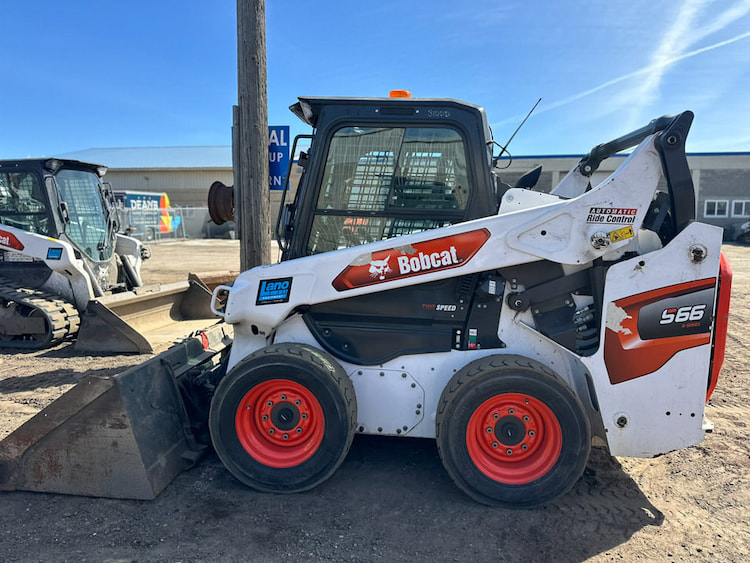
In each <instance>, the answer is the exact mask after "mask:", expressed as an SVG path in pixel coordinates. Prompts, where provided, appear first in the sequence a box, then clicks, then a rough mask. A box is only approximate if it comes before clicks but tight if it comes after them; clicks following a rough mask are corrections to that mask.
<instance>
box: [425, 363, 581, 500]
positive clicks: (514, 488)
mask: <svg viewBox="0 0 750 563" xmlns="http://www.w3.org/2000/svg"><path fill="white" fill-rule="evenodd" d="M436 433H437V445H438V451H439V453H440V458H441V459H442V461H443V465H444V466H445V469H446V470H447V471H448V474H449V475H450V476H451V478H452V479H453V481H454V482H455V483H456V485H457V486H458V487H459V488H460V489H461V490H463V491H464V492H465V493H466V494H468V495H469V496H470V497H472V498H473V499H474V500H476V501H478V502H480V503H483V504H487V505H491V506H503V507H506V508H533V507H536V506H539V505H542V504H544V503H546V502H549V501H550V500H552V499H554V498H556V497H558V496H560V495H563V494H565V493H566V492H567V491H568V490H570V488H571V487H572V486H573V485H574V484H575V482H576V481H577V480H578V479H579V478H580V476H581V474H582V473H583V470H584V469H585V467H586V461H587V460H588V456H589V452H590V449H591V430H590V427H589V421H588V418H587V416H586V415H585V413H584V409H583V407H582V406H581V403H580V401H579V400H578V398H577V397H576V396H575V395H574V394H573V392H572V391H571V390H570V389H569V388H568V386H567V385H565V384H564V383H563V382H562V381H561V380H560V379H559V377H557V376H556V375H555V374H554V373H553V372H551V371H550V370H549V369H548V368H546V367H545V366H543V365H542V364H540V363H538V362H535V361H533V360H529V359H527V358H524V357H522V356H512V355H508V356H490V357H487V358H484V359H480V360H477V361H474V362H472V363H470V364H469V365H467V366H465V367H464V368H463V369H461V370H460V371H459V372H458V373H456V374H455V375H454V376H453V378H452V379H451V380H450V382H449V383H448V385H447V386H446V387H445V389H444V390H443V393H442V396H441V397H440V404H439V405H438V412H437V419H436Z"/></svg>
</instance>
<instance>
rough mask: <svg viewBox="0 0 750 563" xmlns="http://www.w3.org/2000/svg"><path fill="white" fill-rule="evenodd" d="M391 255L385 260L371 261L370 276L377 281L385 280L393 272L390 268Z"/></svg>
mask: <svg viewBox="0 0 750 563" xmlns="http://www.w3.org/2000/svg"><path fill="white" fill-rule="evenodd" d="M390 258H391V257H390V255H388V256H386V258H385V260H372V261H370V276H371V277H372V278H373V279H375V278H378V279H379V280H384V279H385V275H386V274H387V273H388V272H390V271H391V268H390V267H389V266H388V260H390Z"/></svg>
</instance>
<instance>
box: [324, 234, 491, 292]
mask: <svg viewBox="0 0 750 563" xmlns="http://www.w3.org/2000/svg"><path fill="white" fill-rule="evenodd" d="M489 238H490V232H489V231H488V230H487V229H478V230H476V231H469V232H468V233H461V234H458V235H451V236H448V237H441V238H437V239H433V240H426V241H423V242H418V243H415V244H413V245H408V246H399V247H396V248H389V249H387V250H379V251H378V252H373V253H371V254H363V255H361V256H358V257H357V258H356V259H355V260H354V261H353V262H352V263H351V264H349V265H348V266H347V267H346V268H345V269H344V270H343V271H342V272H341V273H340V274H339V275H338V276H336V279H334V280H333V282H332V285H333V287H334V288H335V289H336V290H337V291H346V290H348V289H354V288H356V287H364V286H367V285H373V284H377V283H383V282H387V281H392V280H397V279H400V278H406V277H410V276H417V275H421V274H428V273H431V272H439V271H442V270H448V269H450V268H456V267H458V266H462V265H464V264H465V263H466V262H468V261H469V260H471V258H472V257H473V256H474V255H475V254H476V253H477V251H478V250H479V249H480V248H482V246H483V245H484V243H485V242H487V240H488V239H489Z"/></svg>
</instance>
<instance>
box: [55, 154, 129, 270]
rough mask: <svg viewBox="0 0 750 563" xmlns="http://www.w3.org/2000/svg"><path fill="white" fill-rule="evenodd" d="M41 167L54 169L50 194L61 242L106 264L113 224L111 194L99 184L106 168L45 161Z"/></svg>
mask: <svg viewBox="0 0 750 563" xmlns="http://www.w3.org/2000/svg"><path fill="white" fill-rule="evenodd" d="M56 162H57V163H60V164H59V165H58V164H56ZM45 166H48V167H54V168H55V169H54V170H52V178H53V179H54V185H55V188H56V189H55V190H53V193H54V196H56V198H57V199H58V202H57V208H58V209H59V210H60V215H61V217H62V220H63V223H64V233H65V238H67V239H68V240H69V241H70V242H72V243H73V245H74V246H75V247H76V248H77V249H78V250H79V251H80V252H82V253H83V254H85V256H86V258H88V259H89V260H91V261H93V262H109V261H110V260H111V259H112V255H113V253H114V249H115V233H116V228H115V227H116V224H115V223H116V221H115V219H114V214H113V210H112V205H113V201H114V200H113V195H112V190H111V188H110V186H109V185H108V184H104V183H103V182H102V176H103V175H104V173H105V172H106V170H107V169H106V167H104V166H99V165H96V164H87V163H83V162H77V161H61V160H57V159H53V161H47V163H46V164H45Z"/></svg>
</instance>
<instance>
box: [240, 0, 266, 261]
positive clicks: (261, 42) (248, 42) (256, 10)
mask: <svg viewBox="0 0 750 563" xmlns="http://www.w3.org/2000/svg"><path fill="white" fill-rule="evenodd" d="M237 90H238V100H237V103H238V105H237V106H236V107H235V108H234V116H233V121H234V123H233V127H234V131H233V134H232V145H233V146H232V160H233V169H234V206H235V221H236V223H237V233H238V235H239V238H240V267H241V268H242V270H249V269H250V268H253V267H255V266H259V265H261V264H268V263H269V262H270V261H271V248H270V241H271V230H270V218H269V217H270V210H269V195H268V190H269V186H268V182H269V180H268V178H269V176H268V100H267V90H266V5H265V0H237Z"/></svg>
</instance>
